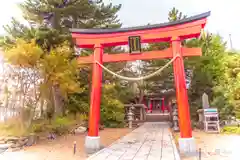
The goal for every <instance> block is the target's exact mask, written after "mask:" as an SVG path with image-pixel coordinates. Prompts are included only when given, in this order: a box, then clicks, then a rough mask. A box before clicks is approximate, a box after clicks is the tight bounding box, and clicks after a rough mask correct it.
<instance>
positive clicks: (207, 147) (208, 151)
mask: <svg viewBox="0 0 240 160" xmlns="http://www.w3.org/2000/svg"><path fill="white" fill-rule="evenodd" d="M193 137H194V138H195V140H196V143H197V148H198V150H199V149H201V160H239V159H240V158H239V151H240V150H239V148H238V146H239V144H240V136H239V135H225V134H212V133H205V132H203V131H194V132H193ZM182 159H183V160H199V152H198V153H196V154H195V156H191V157H186V156H182Z"/></svg>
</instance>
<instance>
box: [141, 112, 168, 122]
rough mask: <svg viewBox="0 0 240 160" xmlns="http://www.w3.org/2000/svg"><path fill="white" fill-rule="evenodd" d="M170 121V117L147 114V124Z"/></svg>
mask: <svg viewBox="0 0 240 160" xmlns="http://www.w3.org/2000/svg"><path fill="white" fill-rule="evenodd" d="M168 121H170V116H169V115H163V114H147V115H146V122H168Z"/></svg>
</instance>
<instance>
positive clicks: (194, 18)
mask: <svg viewBox="0 0 240 160" xmlns="http://www.w3.org/2000/svg"><path fill="white" fill-rule="evenodd" d="M210 14H211V12H210V11H209V12H205V13H201V14H198V15H195V16H191V17H188V18H185V19H182V20H178V21H174V22H166V23H160V24H153V25H145V26H138V27H128V28H117V29H76V28H72V29H70V31H71V32H72V33H81V34H109V33H121V32H129V31H140V30H150V29H156V28H165V27H170V26H176V25H180V24H185V23H190V22H193V21H197V20H200V19H204V18H207V17H208V16H210Z"/></svg>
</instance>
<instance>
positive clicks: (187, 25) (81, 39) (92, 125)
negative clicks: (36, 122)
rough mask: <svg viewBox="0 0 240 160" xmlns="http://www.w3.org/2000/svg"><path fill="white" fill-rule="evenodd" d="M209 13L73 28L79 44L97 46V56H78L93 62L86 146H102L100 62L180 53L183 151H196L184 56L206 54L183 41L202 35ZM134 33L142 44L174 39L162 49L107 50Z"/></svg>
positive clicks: (178, 92) (175, 64)
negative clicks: (154, 21)
mask: <svg viewBox="0 0 240 160" xmlns="http://www.w3.org/2000/svg"><path fill="white" fill-rule="evenodd" d="M209 15H210V12H206V13H202V14H199V15H196V16H193V17H189V18H186V19H183V20H179V21H175V22H170V23H163V24H157V25H148V26H142V27H132V28H120V29H72V30H71V32H72V38H73V39H74V40H75V43H76V45H77V46H78V47H80V48H93V49H94V54H93V55H90V56H86V57H79V58H78V62H79V63H81V64H83V63H85V64H87V63H92V64H93V72H92V92H91V104H90V113H89V131H88V136H87V137H86V141H85V147H86V149H88V150H89V151H90V150H92V151H96V150H98V149H99V148H100V137H99V133H98V132H99V121H100V99H101V81H102V67H101V66H100V65H99V64H103V63H105V62H118V61H134V60H153V59H163V58H173V57H174V56H177V55H179V56H178V57H177V58H176V59H175V60H174V62H173V70H174V80H175V86H176V98H177V104H178V112H179V113H178V115H179V126H180V132H181V138H180V140H179V144H180V150H181V151H184V152H188V151H193V150H194V139H193V138H192V129H191V121H190V113H189V104H188V96H187V89H186V81H185V71H184V63H183V57H187V56H201V54H202V53H201V49H200V48H185V47H182V46H181V41H182V40H184V39H189V38H197V37H199V36H200V34H201V30H202V29H203V28H204V26H205V24H206V21H207V17H208V16H209ZM132 36H138V37H139V39H138V40H139V41H140V43H153V42H163V41H165V42H170V44H171V47H170V48H168V49H165V50H161V51H148V52H143V53H141V52H139V53H138V54H131V53H130V54H128V53H120V54H107V53H103V49H104V47H112V46H118V45H127V44H129V38H130V37H132ZM186 146H188V149H186ZM194 151H195V150H194Z"/></svg>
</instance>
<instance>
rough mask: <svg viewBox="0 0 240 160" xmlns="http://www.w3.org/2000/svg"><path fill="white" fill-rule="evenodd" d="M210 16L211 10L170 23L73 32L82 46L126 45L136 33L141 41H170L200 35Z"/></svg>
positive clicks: (73, 35)
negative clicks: (174, 38) (175, 38)
mask: <svg viewBox="0 0 240 160" xmlns="http://www.w3.org/2000/svg"><path fill="white" fill-rule="evenodd" d="M208 16H210V11H209V12H205V13H202V14H199V15H195V16H192V17H189V18H185V19H182V20H178V21H174V22H168V23H161V24H155V25H146V26H140V27H130V28H119V29H71V33H72V37H73V39H75V42H76V45H78V46H79V47H81V48H93V47H94V45H95V44H101V45H103V46H105V47H108V46H117V45H126V44H128V37H129V36H136V35H137V36H140V37H141V43H152V42H160V41H170V40H171V38H172V37H179V38H181V39H187V38H195V37H198V36H199V35H200V33H201V30H202V29H203V28H204V26H205V24H206V21H207V17H208Z"/></svg>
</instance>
